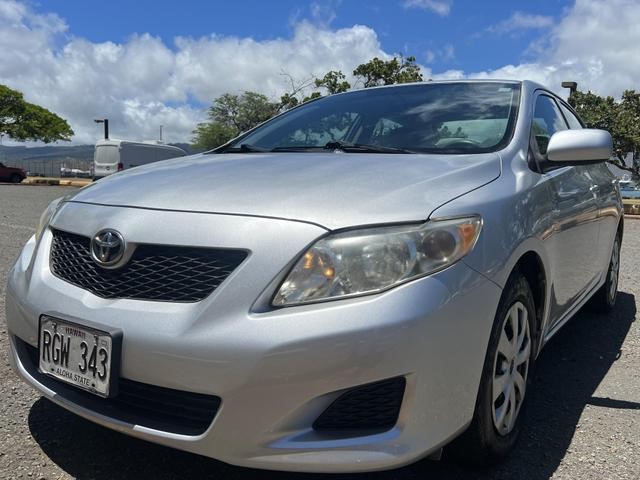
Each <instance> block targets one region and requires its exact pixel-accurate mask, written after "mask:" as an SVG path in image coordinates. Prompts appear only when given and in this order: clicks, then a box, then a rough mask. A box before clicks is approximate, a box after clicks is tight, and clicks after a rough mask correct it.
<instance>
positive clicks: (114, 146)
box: [92, 139, 187, 180]
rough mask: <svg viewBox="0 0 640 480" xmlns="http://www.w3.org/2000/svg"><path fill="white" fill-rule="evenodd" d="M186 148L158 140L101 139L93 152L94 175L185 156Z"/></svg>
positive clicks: (97, 177) (96, 177)
mask: <svg viewBox="0 0 640 480" xmlns="http://www.w3.org/2000/svg"><path fill="white" fill-rule="evenodd" d="M186 154H187V152H185V151H184V150H182V149H181V148H178V147H174V146H173V145H165V144H163V143H157V142H130V141H128V140H111V139H105V140H99V141H98V143H96V149H95V152H94V154H93V175H92V178H93V179H94V180H97V179H99V178H102V177H106V176H107V175H111V174H112V173H116V172H119V171H121V170H126V169H128V168H133V167H138V166H140V165H146V164H147V163H152V162H158V161H160V160H167V159H169V158H175V157H184V156H185V155H186Z"/></svg>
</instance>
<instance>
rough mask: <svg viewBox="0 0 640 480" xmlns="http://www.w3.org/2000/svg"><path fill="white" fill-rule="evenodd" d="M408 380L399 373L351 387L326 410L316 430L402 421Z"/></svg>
mask: <svg viewBox="0 0 640 480" xmlns="http://www.w3.org/2000/svg"><path fill="white" fill-rule="evenodd" d="M405 385H406V380H405V379H404V377H396V378H391V379H388V380H382V381H380V382H375V383H369V384H367V385H362V386H360V387H355V388H352V389H351V390H347V391H346V392H344V393H343V394H342V395H340V396H339V397H338V398H337V399H336V400H335V401H334V402H333V403H332V404H331V405H329V407H328V408H327V409H326V410H325V411H324V412H322V414H321V415H320V416H319V417H318V419H317V420H316V421H315V422H314V423H313V428H314V430H319V431H336V430H337V431H344V430H375V431H384V430H389V429H391V428H393V426H394V425H395V424H396V423H397V421H398V415H399V414H400V406H401V405H402V398H403V396H404V389H405Z"/></svg>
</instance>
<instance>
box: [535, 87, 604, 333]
mask: <svg viewBox="0 0 640 480" xmlns="http://www.w3.org/2000/svg"><path fill="white" fill-rule="evenodd" d="M567 128H568V126H567V123H566V121H565V119H564V116H563V115H562V113H561V111H560V108H559V106H558V104H557V103H556V101H555V99H554V98H553V97H552V96H550V95H547V94H546V93H540V94H538V96H537V97H536V99H535V107H534V118H533V121H532V128H531V135H532V142H531V143H532V149H533V151H534V155H535V156H536V157H537V158H538V159H539V161H540V162H544V160H545V155H546V151H547V145H548V143H549V139H550V138H551V136H552V135H553V134H554V133H555V132H557V131H560V130H566V129H567ZM544 178H545V181H546V184H547V186H548V191H549V195H550V196H551V199H552V205H553V211H552V212H551V215H552V219H553V220H552V221H553V229H552V231H551V232H548V235H547V236H546V238H545V243H546V246H547V253H548V255H549V260H550V268H551V270H552V271H551V272H550V274H551V281H552V289H551V299H550V300H551V301H550V321H551V323H552V324H553V323H556V322H557V321H559V320H561V319H562V317H563V315H564V314H566V313H567V312H568V311H569V310H570V309H571V307H572V306H573V305H574V304H575V303H576V302H577V301H579V300H580V299H581V298H582V297H583V296H585V295H586V294H587V293H588V292H589V291H590V290H591V289H592V288H593V286H594V285H595V283H596V282H597V278H596V275H597V273H598V259H597V258H595V256H594V249H595V248H596V246H597V244H598V235H599V225H598V221H597V219H598V205H597V202H596V194H595V189H594V185H595V182H594V179H593V175H592V172H591V171H590V167H589V166H588V165H585V166H582V165H580V166H572V167H560V168H555V169H553V170H548V171H547V172H546V173H544Z"/></svg>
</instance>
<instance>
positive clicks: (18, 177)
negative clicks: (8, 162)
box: [10, 173, 22, 183]
mask: <svg viewBox="0 0 640 480" xmlns="http://www.w3.org/2000/svg"><path fill="white" fill-rule="evenodd" d="M10 180H11V183H20V182H22V176H21V175H18V174H17V173H14V174H13V175H11V178H10Z"/></svg>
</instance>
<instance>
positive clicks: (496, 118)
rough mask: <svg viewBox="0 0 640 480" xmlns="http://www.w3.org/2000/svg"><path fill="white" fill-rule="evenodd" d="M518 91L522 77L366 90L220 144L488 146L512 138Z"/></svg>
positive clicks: (432, 149)
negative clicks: (517, 81) (511, 80)
mask: <svg viewBox="0 0 640 480" xmlns="http://www.w3.org/2000/svg"><path fill="white" fill-rule="evenodd" d="M519 93H520V85H519V84H517V83H497V82H484V83H483V82H475V83H424V84H420V85H409V86H399V87H388V88H376V89H362V90H357V91H354V92H349V93H345V94H341V95H333V96H329V97H325V98H323V99H320V100H317V101H314V102H310V103H308V104H305V105H302V106H301V107H299V108H295V109H293V110H291V111H289V112H287V113H285V114H283V115H281V116H279V117H277V118H275V119H273V120H271V121H269V122H267V123H265V124H263V125H261V126H259V127H258V128H256V129H255V130H253V131H252V132H250V133H248V134H247V135H245V136H243V137H241V138H239V139H238V140H236V141H235V142H233V143H232V144H230V145H228V146H227V147H226V148H225V149H224V150H223V151H230V150H231V151H233V150H242V151H272V150H275V151H278V150H280V151H282V150H284V151H286V150H292V151H304V150H311V151H312V150H317V149H323V148H331V149H334V148H345V147H349V146H358V147H360V148H362V147H379V148H378V149H377V150H376V149H375V148H367V150H363V151H374V152H375V151H377V152H380V153H384V152H388V151H392V150H393V149H396V151H397V152H398V153H407V152H410V153H481V152H490V151H495V150H498V149H500V148H503V147H504V146H505V145H506V144H507V143H508V142H509V140H510V138H511V135H512V132H513V126H514V123H515V118H516V113H517V106H518V99H519ZM345 149H346V148H345ZM356 151H357V150H356Z"/></svg>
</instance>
